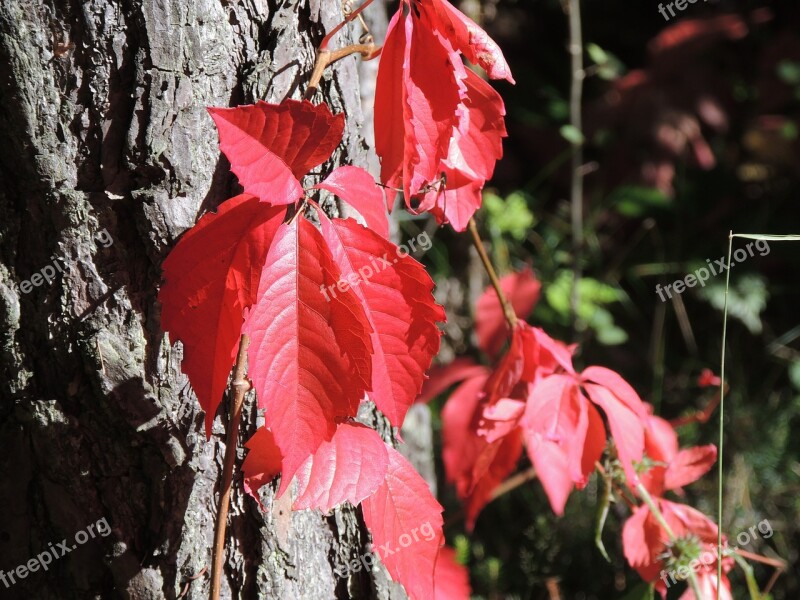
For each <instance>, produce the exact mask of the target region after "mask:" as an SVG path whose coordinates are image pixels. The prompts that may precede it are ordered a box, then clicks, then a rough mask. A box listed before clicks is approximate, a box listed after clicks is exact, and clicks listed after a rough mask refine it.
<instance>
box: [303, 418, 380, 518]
mask: <svg viewBox="0 0 800 600" xmlns="http://www.w3.org/2000/svg"><path fill="white" fill-rule="evenodd" d="M388 465H389V455H388V454H387V452H386V444H385V443H384V442H383V440H382V439H381V437H380V436H379V435H378V433H377V432H376V431H375V430H374V429H370V428H369V427H365V426H364V425H360V424H358V423H342V424H340V425H339V427H338V428H337V429H336V433H335V434H334V436H333V438H332V439H331V440H330V441H329V442H322V444H321V445H320V447H319V448H317V451H316V452H315V453H314V455H313V456H312V457H311V458H309V459H308V460H307V461H306V462H305V463H304V464H303V466H302V467H300V470H299V471H297V480H298V490H299V492H298V493H299V495H298V497H297V499H296V500H295V501H294V504H293V505H292V510H301V509H304V508H318V509H320V510H321V511H322V512H323V513H328V512H330V511H331V509H332V508H333V507H334V506H337V505H339V504H341V503H342V502H344V501H345V500H346V501H348V502H350V503H351V504H353V505H356V504H358V503H359V502H361V501H362V500H364V498H366V497H367V496H369V495H370V494H372V493H373V492H374V491H375V490H376V489H377V488H378V486H379V485H380V484H381V482H383V480H384V478H385V477H386V469H387V467H388Z"/></svg>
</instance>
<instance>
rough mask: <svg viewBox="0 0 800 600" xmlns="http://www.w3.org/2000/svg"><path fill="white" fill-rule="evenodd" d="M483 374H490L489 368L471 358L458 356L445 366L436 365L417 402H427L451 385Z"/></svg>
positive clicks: (423, 385)
mask: <svg viewBox="0 0 800 600" xmlns="http://www.w3.org/2000/svg"><path fill="white" fill-rule="evenodd" d="M483 374H488V369H487V368H486V367H484V366H483V365H478V364H476V363H475V361H473V360H472V359H471V358H463V357H462V358H457V359H455V360H454V361H453V362H451V363H449V364H446V365H444V366H438V367H434V368H433V369H431V371H430V374H429V376H428V379H426V380H425V383H423V384H422V391H421V392H420V394H419V396H417V402H422V403H423V404H427V403H428V402H430V401H431V400H433V399H434V398H435V397H436V396H438V395H439V394H441V393H442V392H443V391H445V390H446V389H447V388H449V387H450V386H451V385H453V384H455V383H458V382H459V381H464V380H465V379H471V378H472V377H477V376H478V375H483Z"/></svg>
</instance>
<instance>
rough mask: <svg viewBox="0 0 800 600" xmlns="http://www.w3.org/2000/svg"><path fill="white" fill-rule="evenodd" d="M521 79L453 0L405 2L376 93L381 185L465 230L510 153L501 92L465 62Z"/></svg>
mask: <svg viewBox="0 0 800 600" xmlns="http://www.w3.org/2000/svg"><path fill="white" fill-rule="evenodd" d="M462 55H463V56H464V57H465V58H466V59H467V60H469V61H470V62H472V63H474V64H476V65H479V66H481V67H482V68H484V69H485V70H486V72H487V74H488V75H489V77H491V78H493V79H507V80H508V81H510V82H512V83H513V81H514V80H513V78H512V77H511V71H510V70H509V68H508V65H507V64H506V61H505V59H504V58H503V54H502V52H501V51H500V49H499V48H498V46H497V45H496V44H495V43H494V42H493V41H492V40H491V38H489V36H488V35H487V34H486V32H484V31H483V30H482V29H480V27H478V26H477V25H476V24H475V23H474V22H473V21H471V20H470V19H469V18H467V17H466V16H465V15H463V14H462V13H461V12H459V11H458V10H456V9H455V8H454V7H453V6H452V5H451V4H450V3H449V2H447V0H403V1H402V2H401V4H400V8H399V10H398V11H397V13H395V15H394V17H393V18H392V20H391V22H390V23H389V29H388V31H387V33H386V41H385V43H384V46H383V52H382V55H381V63H380V67H379V70H378V81H377V89H376V92H375V149H376V151H377V153H378V155H379V156H380V157H381V180H382V181H383V183H384V184H386V185H387V186H390V187H399V188H401V189H402V191H403V193H404V195H405V199H406V204H407V206H408V208H409V209H413V210H415V211H430V212H431V213H432V214H433V215H435V216H436V218H437V219H438V221H439V222H440V223H445V222H448V223H450V224H452V226H453V227H454V228H455V229H456V230H458V231H463V230H464V229H465V228H466V226H467V223H468V222H469V219H470V218H471V217H472V215H473V214H474V212H475V211H476V210H477V209H478V207H480V205H481V190H482V189H483V186H484V184H485V183H486V181H487V180H488V179H489V178H491V176H492V173H493V171H494V165H495V162H496V161H497V160H498V159H499V158H500V157H501V156H502V154H503V149H502V138H503V137H505V135H506V129H505V123H504V120H503V117H504V115H505V106H504V104H503V100H502V98H500V95H499V94H498V93H497V92H496V91H494V89H492V88H491V87H490V86H489V85H488V84H487V83H486V82H485V81H483V80H482V79H481V78H480V77H479V76H478V75H477V74H476V73H474V72H473V71H471V70H469V69H467V68H466V67H465V66H464V63H463V62H462V59H461V56H462Z"/></svg>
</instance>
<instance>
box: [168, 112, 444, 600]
mask: <svg viewBox="0 0 800 600" xmlns="http://www.w3.org/2000/svg"><path fill="white" fill-rule="evenodd" d="M210 112H211V115H212V117H213V118H214V120H215V121H216V123H217V126H218V128H219V134H220V147H221V148H222V150H223V152H224V153H225V155H226V156H227V157H228V159H229V160H230V163H231V168H232V170H233V171H234V173H236V175H237V176H238V177H239V182H240V183H241V184H242V186H243V187H244V193H243V194H241V195H240V196H237V197H235V198H232V199H230V200H228V201H226V202H224V203H223V204H222V205H221V206H220V209H219V211H218V212H217V213H216V214H209V215H205V216H204V217H203V218H202V219H201V220H200V221H199V222H198V224H197V226H196V227H194V228H193V229H192V230H191V231H190V232H188V233H187V234H186V235H185V236H184V237H183V238H182V239H181V240H180V242H179V243H178V244H177V246H176V247H175V249H174V250H173V251H172V253H171V254H170V256H169V257H168V258H167V260H166V261H165V262H164V279H165V283H164V286H163V287H162V289H161V293H160V295H159V299H160V301H161V304H162V324H163V327H164V329H165V330H166V331H169V332H170V334H171V335H172V337H173V339H174V340H180V341H182V342H183V344H184V348H185V354H184V359H183V364H182V366H183V370H184V372H185V373H186V374H187V375H188V377H189V381H190V382H191V384H192V386H193V388H194V389H195V391H196V393H197V396H198V399H199V401H200V404H201V406H202V407H203V409H204V410H205V411H206V431H207V433H208V434H210V431H211V425H212V423H213V419H214V414H215V412H216V409H217V407H218V406H219V403H220V401H221V398H222V394H223V392H224V390H225V388H226V385H227V381H228V377H229V374H230V371H231V367H232V366H233V362H234V356H235V354H236V349H237V345H238V342H239V338H240V336H241V335H242V334H246V335H248V336H249V337H250V345H249V349H248V375H249V377H250V379H251V380H252V383H253V386H254V387H255V389H256V391H257V393H258V399H259V407H260V408H263V409H264V418H265V426H264V427H263V428H261V429H259V430H258V431H257V433H256V434H255V435H254V436H253V437H252V438H251V439H250V440H249V441H248V442H247V444H246V447H247V448H248V450H249V452H248V455H247V458H246V460H245V464H244V467H243V468H244V472H245V488H246V490H247V491H248V492H250V493H251V494H252V495H253V496H254V497H255V498H256V499H258V494H257V490H258V488H260V487H261V486H263V485H264V484H265V483H268V482H269V481H271V480H272V479H273V478H274V477H275V476H276V475H278V474H280V475H281V478H282V479H281V489H280V490H279V494H282V493H283V492H284V491H285V490H286V489H287V488H288V487H289V483H290V482H291V481H292V480H293V479H296V480H297V497H296V498H295V501H294V508H295V509H298V510H299V509H304V508H317V509H320V510H322V511H325V512H328V511H330V510H331V509H332V508H333V507H335V506H337V505H339V504H341V503H343V502H350V503H352V504H359V503H362V504H363V510H364V516H365V521H366V523H367V526H368V527H369V528H370V530H371V532H372V535H373V539H374V541H375V543H376V544H382V545H389V546H395V550H394V551H393V552H391V553H390V554H387V555H385V556H384V564H385V565H386V567H387V569H388V570H389V573H390V574H391V575H392V576H393V577H395V578H396V579H397V580H398V581H400V582H401V583H403V584H404V585H405V586H406V588H407V589H408V591H409V592H410V593H411V594H412V597H416V598H432V597H433V593H434V592H433V570H434V566H435V564H436V558H437V555H438V552H439V548H440V546H441V544H442V542H443V535H442V531H441V526H442V517H441V510H442V509H441V506H439V503H438V502H437V501H436V499H435V498H434V497H433V496H432V495H431V493H430V491H429V489H428V487H427V485H426V483H425V481H424V480H423V479H422V478H421V477H420V476H419V475H418V474H417V473H416V471H414V469H413V467H412V466H411V465H410V464H409V463H408V462H407V461H406V460H405V459H404V458H403V457H402V456H401V455H400V454H399V453H398V452H397V451H396V450H394V448H391V447H389V446H387V445H386V444H385V443H384V441H383V440H382V439H381V438H380V436H379V435H378V433H377V432H376V431H375V430H373V429H370V428H367V427H364V426H363V425H359V424H357V423H355V422H354V421H353V419H354V418H355V417H356V414H357V412H358V408H359V405H360V403H361V402H362V401H363V400H364V399H366V398H370V399H372V400H373V401H374V402H375V404H376V405H377V407H378V408H379V409H380V410H382V411H383V412H384V414H385V415H386V416H387V418H388V419H389V421H390V422H391V423H392V425H394V426H396V427H399V426H400V425H401V424H402V422H403V418H404V417H405V414H406V412H407V411H408V408H409V406H410V405H411V404H412V403H413V401H414V399H415V397H416V396H417V394H418V393H419V391H420V389H421V387H422V383H423V379H424V377H425V371H426V370H427V369H428V367H429V366H430V363H431V360H432V358H433V356H434V355H435V354H436V352H437V351H438V349H439V340H440V331H439V329H438V327H437V325H436V323H437V321H443V320H444V318H445V315H444V311H443V310H442V308H441V307H440V306H439V305H437V304H436V303H435V302H434V300H433V295H432V290H433V281H432V280H431V278H430V277H429V276H428V274H427V273H426V272H425V270H424V268H423V267H422V265H421V264H419V263H418V262H417V261H415V260H414V259H413V258H411V257H410V256H408V255H407V254H406V253H401V252H400V251H399V249H398V248H397V247H396V246H395V245H394V244H392V243H391V242H390V241H388V239H387V237H388V221H387V219H386V205H385V200H384V196H383V193H382V191H381V189H380V188H379V187H378V186H377V184H376V183H375V181H374V180H373V179H372V178H371V177H370V175H369V174H368V173H366V172H365V171H363V170H361V169H358V168H356V167H350V166H345V167H340V168H339V169H336V170H334V171H333V172H332V173H331V174H330V175H329V176H328V177H327V178H326V179H325V180H324V181H323V182H322V183H319V184H318V185H316V186H314V187H313V188H310V189H315V188H318V189H325V190H327V191H330V192H333V193H335V194H336V195H338V196H339V197H340V198H341V199H342V200H344V201H345V202H348V203H351V204H352V206H353V208H354V209H355V210H356V211H358V212H359V213H360V215H361V216H362V217H363V218H364V220H365V222H366V224H367V227H364V226H362V225H360V224H358V223H356V222H355V221H353V220H350V219H333V220H331V219H329V218H328V217H327V216H326V215H325V214H324V213H323V212H322V211H320V210H318V206H317V205H316V203H315V202H314V201H313V200H311V199H310V198H308V197H307V196H306V194H307V192H306V191H305V190H304V189H303V187H302V184H301V181H300V178H301V177H303V176H304V175H305V174H306V173H307V172H308V171H309V170H310V169H312V168H314V167H316V166H318V165H319V164H321V163H322V162H323V161H325V160H327V158H328V157H329V156H330V154H331V153H332V152H333V150H334V149H335V148H336V146H337V145H338V144H339V142H340V140H341V135H342V129H343V125H344V117H343V115H333V114H331V112H330V111H329V110H328V108H327V107H325V106H315V105H312V104H311V103H309V102H297V101H293V100H287V101H285V102H283V103H281V104H280V105H272V104H267V103H265V102H259V103H258V104H255V105H252V106H241V107H237V108H232V109H211V110H210ZM301 200H302V202H301ZM313 209H317V210H315V211H313ZM308 211H313V212H314V215H315V216H316V219H317V220H318V221H319V223H320V228H317V227H316V226H315V225H314V224H313V223H312V222H311V221H310V220H309V219H308V218H306V213H307V212H308ZM423 527H424V528H426V529H424V530H428V529H430V531H431V532H432V535H430V536H426V537H424V538H422V539H415V540H414V542H415V543H414V544H413V546H409V547H406V546H405V545H404V544H403V542H402V539H403V538H402V536H403V535H404V534H405V533H406V532H410V531H412V530H414V529H415V528H416V530H418V531H419V530H420V528H423ZM398 538H400V546H401V547H400V548H397V547H396V546H397V545H398Z"/></svg>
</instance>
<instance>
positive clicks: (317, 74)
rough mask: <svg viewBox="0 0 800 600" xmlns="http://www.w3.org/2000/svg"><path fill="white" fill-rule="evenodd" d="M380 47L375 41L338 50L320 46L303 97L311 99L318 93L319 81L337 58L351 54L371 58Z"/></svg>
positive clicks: (378, 52) (365, 58)
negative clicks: (325, 48)
mask: <svg viewBox="0 0 800 600" xmlns="http://www.w3.org/2000/svg"><path fill="white" fill-rule="evenodd" d="M380 50H381V49H380V48H378V47H377V46H375V44H374V43H372V42H368V43H366V44H351V45H349V46H345V47H344V48H339V49H338V50H323V49H322V48H320V50H319V52H318V53H317V62H316V63H315V64H314V71H313V72H312V73H311V79H310V80H309V82H308V87H307V88H306V93H305V94H304V95H303V98H305V99H306V100H311V98H313V97H314V94H316V93H317V89H318V88H319V82H320V81H321V80H322V75H323V73H325V69H327V68H328V66H329V65H331V64H333V63H335V62H336V61H337V60H340V59H342V58H344V57H345V56H350V55H351V54H356V53H359V54H361V59H362V60H371V59H373V58H375V57H376V56H378V55H379V54H380Z"/></svg>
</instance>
